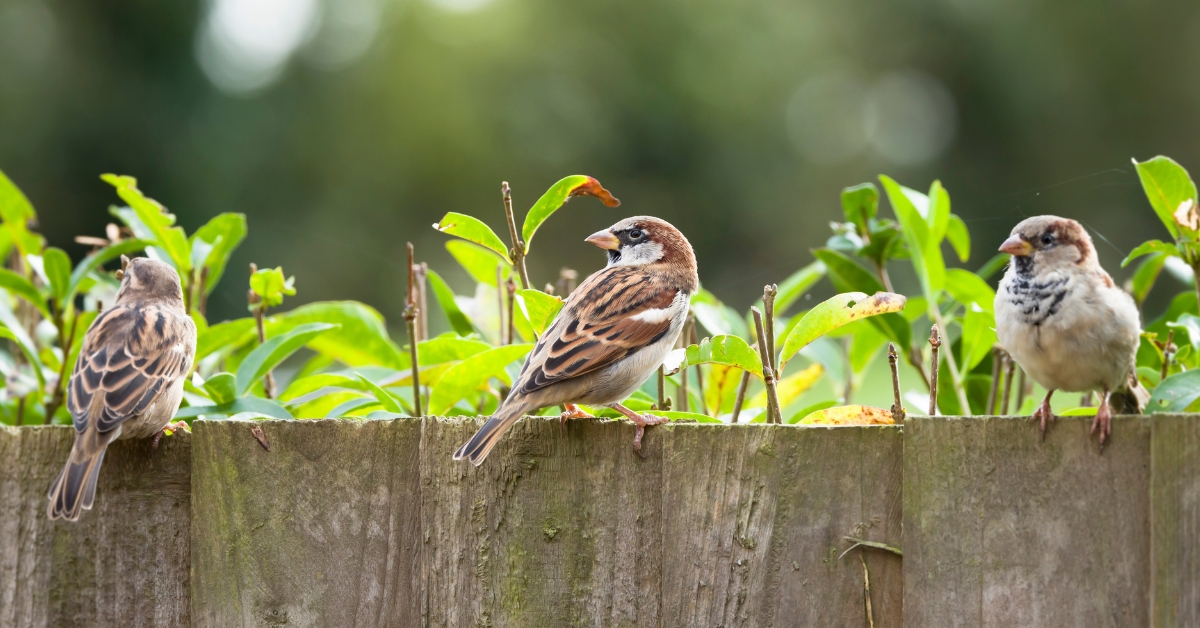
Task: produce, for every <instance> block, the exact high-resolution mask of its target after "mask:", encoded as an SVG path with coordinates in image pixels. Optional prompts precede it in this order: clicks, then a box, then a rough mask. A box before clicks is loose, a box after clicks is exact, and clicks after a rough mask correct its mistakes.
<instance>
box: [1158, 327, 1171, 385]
mask: <svg viewBox="0 0 1200 628" xmlns="http://www.w3.org/2000/svg"><path fill="white" fill-rule="evenodd" d="M1173 340H1175V330H1174V329H1168V330H1167V344H1165V345H1163V365H1162V377H1160V378H1159V380H1158V381H1160V382H1161V381H1162V380H1164V379H1166V378H1167V375H1170V374H1171V359H1172V358H1174V357H1175V349H1174V348H1172V341H1173Z"/></svg>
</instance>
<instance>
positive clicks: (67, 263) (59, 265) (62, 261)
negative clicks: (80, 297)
mask: <svg viewBox="0 0 1200 628" xmlns="http://www.w3.org/2000/svg"><path fill="white" fill-rule="evenodd" d="M42 267H43V268H44V269H45V271H46V279H47V280H48V281H49V282H50V292H51V294H52V295H53V296H54V300H55V301H57V302H58V309H59V311H60V312H61V311H62V310H64V309H66V305H67V304H66V303H64V299H65V298H66V296H67V290H68V288H69V287H70V285H71V258H70V257H67V252H66V251H64V250H62V249H59V248H55V247H49V248H47V249H46V250H44V251H42Z"/></svg>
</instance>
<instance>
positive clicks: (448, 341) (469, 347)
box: [404, 333, 492, 368]
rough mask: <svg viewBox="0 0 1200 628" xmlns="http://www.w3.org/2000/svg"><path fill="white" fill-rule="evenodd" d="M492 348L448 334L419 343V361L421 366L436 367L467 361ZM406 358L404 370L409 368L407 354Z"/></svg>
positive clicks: (486, 344) (470, 339)
mask: <svg viewBox="0 0 1200 628" xmlns="http://www.w3.org/2000/svg"><path fill="white" fill-rule="evenodd" d="M491 348H492V345H490V344H488V343H486V342H484V341H482V340H477V339H475V338H460V337H458V336H455V335H454V334H449V333H447V334H442V335H440V336H437V337H436V338H430V339H429V340H422V341H421V342H419V343H417V359H418V360H420V362H421V366H434V365H436V364H445V363H446V362H457V361H459V360H465V359H467V358H469V357H471V356H473V355H475V354H477V353H481V352H483V351H487V350H488V349H491ZM404 357H405V361H404V368H409V366H410V365H409V363H408V356H407V354H406V355H405V356H404Z"/></svg>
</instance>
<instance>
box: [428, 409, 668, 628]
mask: <svg viewBox="0 0 1200 628" xmlns="http://www.w3.org/2000/svg"><path fill="white" fill-rule="evenodd" d="M480 424H481V422H479V421H477V420H474V419H464V420H442V419H426V421H425V432H424V437H423V439H422V443H421V448H422V454H421V485H422V488H423V491H422V511H421V512H422V516H423V529H424V530H425V533H426V545H425V552H426V553H425V568H424V582H425V586H426V587H427V589H426V598H427V599H428V603H429V608H428V614H427V618H428V625H429V626H451V627H456V626H497V627H503V626H524V627H530V628H539V627H557V626H568V625H570V626H575V625H587V626H656V625H658V623H659V596H660V582H661V578H662V571H661V560H662V546H661V542H660V538H661V537H660V534H661V529H662V507H661V499H660V487H661V472H662V438H661V433H662V429H661V428H650V429H648V430H647V433H646V439H645V441H644V443H643V453H644V454H645V455H646V458H644V459H643V458H639V457H638V456H637V455H635V454H634V452H633V450H632V446H631V445H632V442H633V427H632V426H631V425H629V424H628V423H625V424H616V423H613V422H610V421H600V420H575V421H570V422H569V423H568V425H566V426H561V425H559V423H558V420H557V419H549V420H539V419H529V418H526V419H524V420H522V421H520V422H519V423H517V424H516V425H515V426H514V427H513V429H512V430H511V431H510V432H509V433H508V434H507V435H505V437H504V439H503V440H502V441H501V442H500V443H499V444H498V445H497V446H496V449H494V450H493V451H492V452H491V455H490V456H489V457H488V459H487V460H486V461H485V462H484V464H483V465H482V466H480V467H478V468H476V467H473V466H471V465H470V464H469V463H466V462H463V461H454V460H452V459H451V454H452V453H453V452H454V450H455V449H456V448H457V447H458V446H459V445H461V444H462V443H463V442H465V441H466V440H467V439H468V438H470V436H471V435H472V434H473V433H474V432H475V430H476V429H477V428H478V427H479V425H480Z"/></svg>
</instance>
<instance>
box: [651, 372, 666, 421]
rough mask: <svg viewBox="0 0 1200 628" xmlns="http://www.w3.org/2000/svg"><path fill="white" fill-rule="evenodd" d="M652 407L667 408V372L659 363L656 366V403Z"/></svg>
mask: <svg viewBox="0 0 1200 628" xmlns="http://www.w3.org/2000/svg"><path fill="white" fill-rule="evenodd" d="M654 409H655V410H666V409H667V373H666V369H664V368H663V366H661V365H659V367H658V403H656V404H655V405H654Z"/></svg>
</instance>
